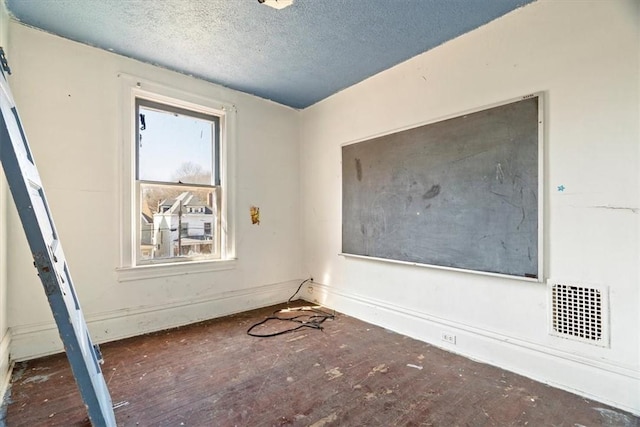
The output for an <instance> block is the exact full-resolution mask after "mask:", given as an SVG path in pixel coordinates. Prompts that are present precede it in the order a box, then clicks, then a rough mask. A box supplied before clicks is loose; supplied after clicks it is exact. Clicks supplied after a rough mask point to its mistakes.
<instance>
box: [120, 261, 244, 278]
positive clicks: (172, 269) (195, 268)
mask: <svg viewBox="0 0 640 427" xmlns="http://www.w3.org/2000/svg"><path fill="white" fill-rule="evenodd" d="M236 263H237V259H235V258H233V259H225V260H215V261H189V262H180V263H171V264H155V265H140V266H137V267H120V268H116V274H117V276H118V282H130V281H134V280H144V279H155V278H159V277H169V276H183V275H187V274H197V273H207V272H211V271H221V270H232V269H234V268H236Z"/></svg>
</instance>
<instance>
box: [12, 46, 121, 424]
mask: <svg viewBox="0 0 640 427" xmlns="http://www.w3.org/2000/svg"><path fill="white" fill-rule="evenodd" d="M0 60H1V61H2V66H0V71H1V74H2V77H0V108H1V110H2V115H1V117H0V160H1V161H2V166H3V168H4V173H5V175H6V178H7V182H8V183H9V188H10V189H11V193H12V195H13V200H14V201H15V204H16V207H17V209H18V214H19V215H20V220H21V221H22V226H23V228H24V231H25V234H26V236H27V240H28V241H29V246H30V248H31V252H32V254H33V259H34V265H35V267H36V269H37V270H38V275H39V276H40V280H41V281H42V286H43V287H44V292H45V294H46V295H47V298H48V300H49V305H50V306H51V311H52V312H53V317H54V318H55V321H56V323H57V325H58V330H59V332H60V338H62V342H63V343H64V348H65V351H66V353H67V357H68V359H69V363H70V364H71V369H72V371H73V376H74V377H75V379H76V382H77V384H78V388H79V389H80V394H81V395H82V399H83V400H84V403H85V405H86V407H87V411H88V413H89V419H90V420H91V423H92V424H93V425H94V426H115V425H116V421H115V415H114V413H113V407H112V404H111V396H109V390H108V388H107V384H106V383H105V381H104V377H103V375H102V371H101V370H100V363H102V356H101V354H100V350H99V349H98V346H97V345H94V344H93V343H92V341H91V337H90V336H89V331H88V329H87V324H86V323H85V320H84V316H83V315H82V310H81V309H80V304H79V302H78V297H77V296H76V292H75V289H74V288H73V283H72V281H71V275H70V274H69V267H68V265H67V262H66V260H65V257H64V253H63V252H62V245H61V244H60V240H59V239H58V233H57V232H56V228H55V226H54V224H53V219H52V218H51V212H50V211H49V205H48V204H47V199H46V198H45V194H44V190H43V188H42V182H41V180H40V175H39V174H38V169H37V168H36V165H35V163H34V161H33V157H32V155H31V150H30V149H29V143H28V142H27V138H26V136H25V134H24V130H23V129H22V124H21V123H20V117H19V116H18V110H17V109H16V105H15V102H14V101H13V96H12V95H11V90H10V89H9V84H8V82H7V78H6V75H5V71H6V72H10V71H9V68H8V66H7V64H6V60H5V59H4V52H2V51H1V48H0Z"/></svg>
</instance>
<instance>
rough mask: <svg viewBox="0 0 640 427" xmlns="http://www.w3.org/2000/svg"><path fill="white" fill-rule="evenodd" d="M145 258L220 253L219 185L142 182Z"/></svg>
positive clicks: (141, 235) (143, 257)
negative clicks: (218, 231) (186, 185)
mask: <svg viewBox="0 0 640 427" xmlns="http://www.w3.org/2000/svg"><path fill="white" fill-rule="evenodd" d="M140 195H141V197H140V199H141V206H140V212H141V215H140V256H141V259H143V260H151V259H170V258H183V257H198V256H201V255H203V256H211V255H217V251H218V247H219V244H218V242H219V236H217V235H216V234H217V227H212V224H217V223H218V208H217V205H218V204H217V197H216V188H206V189H203V188H193V187H192V188H186V189H185V187H184V186H180V187H178V186H171V185H157V184H144V183H142V184H140Z"/></svg>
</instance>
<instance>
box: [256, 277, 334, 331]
mask: <svg viewBox="0 0 640 427" xmlns="http://www.w3.org/2000/svg"><path fill="white" fill-rule="evenodd" d="M311 280H312V279H306V280H304V281H303V282H302V283H300V286H298V289H297V290H296V291H295V292H294V294H293V295H291V297H290V298H289V299H288V300H287V308H283V309H281V310H276V311H275V312H274V313H273V315H272V316H269V317H267V318H266V319H264V320H262V321H260V322H258V323H256V324H254V325H252V326H251V327H250V328H249V329H248V330H247V335H250V336H252V337H258V338H268V337H275V336H278V335H283V334H287V333H289V332H293V331H297V330H298V329H302V328H311V329H319V330H323V329H324V328H323V326H322V324H323V323H324V322H325V321H326V320H328V319H331V320H333V319H334V318H335V314H331V313H327V312H324V311H322V310H318V309H317V308H315V307H294V308H289V303H290V302H291V300H292V299H293V298H294V297H295V296H296V295H297V294H298V292H300V289H301V288H302V286H303V285H304V284H305V283H307V282H309V281H311ZM295 312H302V313H303V314H299V315H297V316H293V317H282V316H281V314H282V313H295ZM305 312H307V313H305ZM273 321H278V322H293V323H297V324H298V325H297V326H294V327H292V328H289V329H285V330H282V331H278V332H272V333H268V334H260V333H256V332H252V331H253V330H254V329H255V328H257V327H259V326H262V325H265V324H266V323H268V322H272V323H273Z"/></svg>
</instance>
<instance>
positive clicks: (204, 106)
mask: <svg viewBox="0 0 640 427" xmlns="http://www.w3.org/2000/svg"><path fill="white" fill-rule="evenodd" d="M118 77H119V78H120V80H121V96H120V100H121V105H120V111H121V120H120V121H121V135H122V143H121V144H120V149H121V153H120V159H121V162H120V163H121V164H120V168H119V173H118V176H119V177H120V185H119V188H120V194H119V201H120V218H119V223H120V233H119V234H120V242H119V243H120V259H119V266H118V268H117V269H116V271H117V273H118V280H119V281H129V280H139V279H148V278H154V277H164V276H175V275H182V274H191V273H197V272H207V271H216V270H227V269H231V268H234V267H235V261H236V258H235V256H236V254H235V229H234V220H233V219H234V217H235V216H234V211H235V186H234V183H235V146H236V129H235V125H236V114H237V113H236V108H235V106H234V105H233V104H230V103H226V102H221V101H217V100H213V99H210V98H207V97H204V96H202V95H196V94H194V93H190V92H186V91H183V90H180V89H177V88H175V87H170V86H167V85H163V84H160V83H155V82H151V81H148V80H145V79H142V78H139V77H136V76H132V75H128V74H124V73H120V74H118ZM202 84H203V85H206V83H204V82H203V83H202ZM136 98H144V99H148V100H151V101H155V102H159V103H162V104H168V105H175V106H176V107H179V108H184V109H187V110H193V111H197V112H201V113H204V114H212V115H215V116H218V117H219V118H220V122H219V126H220V160H219V166H220V181H221V182H220V184H221V185H220V189H221V200H220V212H219V216H220V238H221V241H220V257H219V258H217V259H203V260H195V261H183V262H167V263H152V264H149V263H143V264H141V263H139V262H138V260H137V254H138V249H137V248H138V246H136V245H137V243H138V240H139V236H138V234H139V233H138V227H139V225H138V223H139V222H140V203H139V200H138V191H137V183H136V164H137V158H136V135H137V129H136V128H135V123H136V121H135V111H136V105H135V104H136V102H135V101H136Z"/></svg>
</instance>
